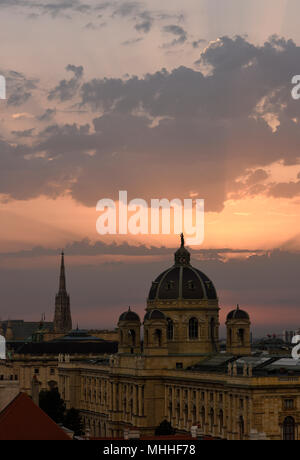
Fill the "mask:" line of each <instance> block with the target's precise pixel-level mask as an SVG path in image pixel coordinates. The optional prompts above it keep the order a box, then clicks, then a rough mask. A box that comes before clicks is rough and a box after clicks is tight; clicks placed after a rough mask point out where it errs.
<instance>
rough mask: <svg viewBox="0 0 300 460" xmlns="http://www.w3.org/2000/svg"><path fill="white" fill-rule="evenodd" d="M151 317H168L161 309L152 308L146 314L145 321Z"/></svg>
mask: <svg viewBox="0 0 300 460" xmlns="http://www.w3.org/2000/svg"><path fill="white" fill-rule="evenodd" d="M151 319H166V317H165V315H164V314H163V312H162V311H160V310H151V311H148V312H147V313H146V314H145V316H144V321H147V320H151Z"/></svg>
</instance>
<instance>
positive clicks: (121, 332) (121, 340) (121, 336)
mask: <svg viewBox="0 0 300 460" xmlns="http://www.w3.org/2000/svg"><path fill="white" fill-rule="evenodd" d="M120 342H121V345H123V331H120Z"/></svg>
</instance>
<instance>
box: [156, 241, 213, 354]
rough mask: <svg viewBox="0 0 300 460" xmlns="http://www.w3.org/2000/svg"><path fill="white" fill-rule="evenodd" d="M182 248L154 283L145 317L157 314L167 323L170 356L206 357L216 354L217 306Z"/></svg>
mask: <svg viewBox="0 0 300 460" xmlns="http://www.w3.org/2000/svg"><path fill="white" fill-rule="evenodd" d="M190 258H191V256H190V253H189V251H188V250H187V249H186V248H185V246H184V237H183V235H182V236H181V246H180V248H179V249H178V250H177V251H176V252H175V255H174V264H173V265H172V266H171V267H170V268H168V269H167V270H165V271H163V272H162V273H161V274H160V275H159V276H158V277H157V278H156V279H155V281H153V283H152V286H151V288H150V292H149V295H148V300H147V313H150V312H151V311H152V310H159V311H161V312H162V313H164V315H165V317H166V321H167V348H168V352H169V353H170V354H178V353H179V354H185V353H192V354H199V353H200V354H202V353H203V354H207V353H215V352H217V351H218V350H219V302H218V297H217V293H216V289H215V287H214V285H213V282H212V281H211V280H210V279H209V278H208V277H207V276H206V275H205V274H204V273H203V272H201V271H200V270H198V269H197V268H195V267H193V266H192V265H191V263H190Z"/></svg>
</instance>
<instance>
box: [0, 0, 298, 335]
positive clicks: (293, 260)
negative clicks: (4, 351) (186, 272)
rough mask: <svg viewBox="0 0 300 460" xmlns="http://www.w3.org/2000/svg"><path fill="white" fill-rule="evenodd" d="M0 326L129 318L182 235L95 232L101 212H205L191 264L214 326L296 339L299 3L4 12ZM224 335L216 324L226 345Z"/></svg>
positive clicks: (76, 0) (0, 18)
mask: <svg viewBox="0 0 300 460" xmlns="http://www.w3.org/2000/svg"><path fill="white" fill-rule="evenodd" d="M0 8H1V10H0V11H1V13H0V43H1V47H0V50H1V51H0V74H1V75H4V76H5V77H6V84H7V100H5V101H4V100H0V161H1V167H0V218H1V230H0V292H1V302H0V319H7V318H10V319H20V318H23V319H24V320H30V321H32V320H36V321H38V320H39V319H40V317H41V314H42V313H44V312H45V314H46V319H47V320H52V318H53V314H54V296H55V293H56V291H57V288H58V269H59V252H60V251H61V248H65V254H66V266H67V288H68V291H69V293H70V296H71V309H72V315H73V323H74V325H75V326H76V323H77V322H78V323H79V326H80V327H82V328H84V327H97V328H106V327H107V328H111V327H113V326H115V324H116V322H117V319H118V316H119V314H120V313H121V312H122V311H124V309H127V308H128V305H131V307H132V309H136V310H137V311H138V313H139V314H140V315H143V310H144V308H145V306H146V297H147V294H148V290H149V288H150V285H151V282H152V280H153V279H154V278H155V277H156V276H157V275H158V274H159V273H160V272H161V271H162V270H163V269H164V268H166V267H168V266H170V265H171V264H172V263H173V252H174V251H175V250H176V248H177V246H178V245H179V238H178V236H177V235H170V236H167V235H157V236H153V235H137V236H134V235H128V236H127V235H118V236H111V235H107V236H100V235H99V234H97V232H96V220H97V218H98V216H99V213H98V212H96V204H97V202H98V200H100V199H102V198H111V199H113V200H117V198H118V193H119V190H127V191H128V198H129V199H133V198H141V199H144V200H146V201H147V202H148V203H149V202H150V200H151V198H168V199H174V198H179V199H181V200H183V199H184V198H189V197H193V198H201V199H204V200H205V239H204V243H203V245H202V246H201V247H193V248H192V251H191V252H192V263H193V264H194V265H195V266H197V267H198V268H200V269H201V270H203V271H204V272H205V273H206V274H207V275H208V276H209V277H210V278H211V279H212V280H213V282H214V284H215V286H216V289H217V292H218V296H219V299H220V306H221V311H220V319H221V323H222V325H223V324H224V320H225V317H226V314H227V313H228V311H229V310H230V309H232V308H233V307H234V306H235V305H236V304H237V303H239V304H240V305H241V308H244V309H246V310H247V311H248V312H249V314H250V317H251V321H252V329H253V332H254V335H257V336H261V335H263V334H266V333H282V330H283V329H295V328H297V327H300V315H299V303H300V302H299V299H300V283H299V267H300V219H299V213H300V163H299V161H300V100H298V101H296V100H293V99H292V97H291V90H292V87H293V85H292V83H291V80H292V77H293V76H294V75H299V74H300V28H299V17H300V3H299V1H298V0H263V1H261V0H244V1H241V0H224V1H223V0H186V1H184V2H183V1H182V0H180V1H179V0H165V1H164V2H161V1H158V0H147V1H144V2H139V1H126V0H121V1H114V0H108V1H97V0H59V1H56V0H52V1H51V2H49V1H48V0H47V1H46V0H45V1H44V0H32V1H23V0H0ZM222 334H223V335H224V327H223V328H222V329H221V335H222Z"/></svg>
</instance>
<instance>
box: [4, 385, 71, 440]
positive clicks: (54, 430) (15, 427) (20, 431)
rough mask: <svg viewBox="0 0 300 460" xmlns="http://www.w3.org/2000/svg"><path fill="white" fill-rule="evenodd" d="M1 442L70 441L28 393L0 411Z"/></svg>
mask: <svg viewBox="0 0 300 460" xmlns="http://www.w3.org/2000/svg"><path fill="white" fill-rule="evenodd" d="M0 440H65V441H67V440H70V437H69V436H68V435H67V434H66V433H65V432H64V430H63V429H62V428H60V427H59V426H58V425H57V424H56V423H55V422H54V421H53V420H52V419H51V418H50V417H49V416H48V415H47V414H46V413H45V412H44V411H42V409H40V408H39V407H38V406H37V405H36V404H35V403H34V402H33V401H32V399H31V398H30V397H29V396H28V395H27V394H26V393H18V394H17V395H16V396H15V397H14V398H13V399H12V400H11V401H10V402H9V403H8V404H7V405H6V406H5V407H4V408H2V409H1V411H0Z"/></svg>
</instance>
